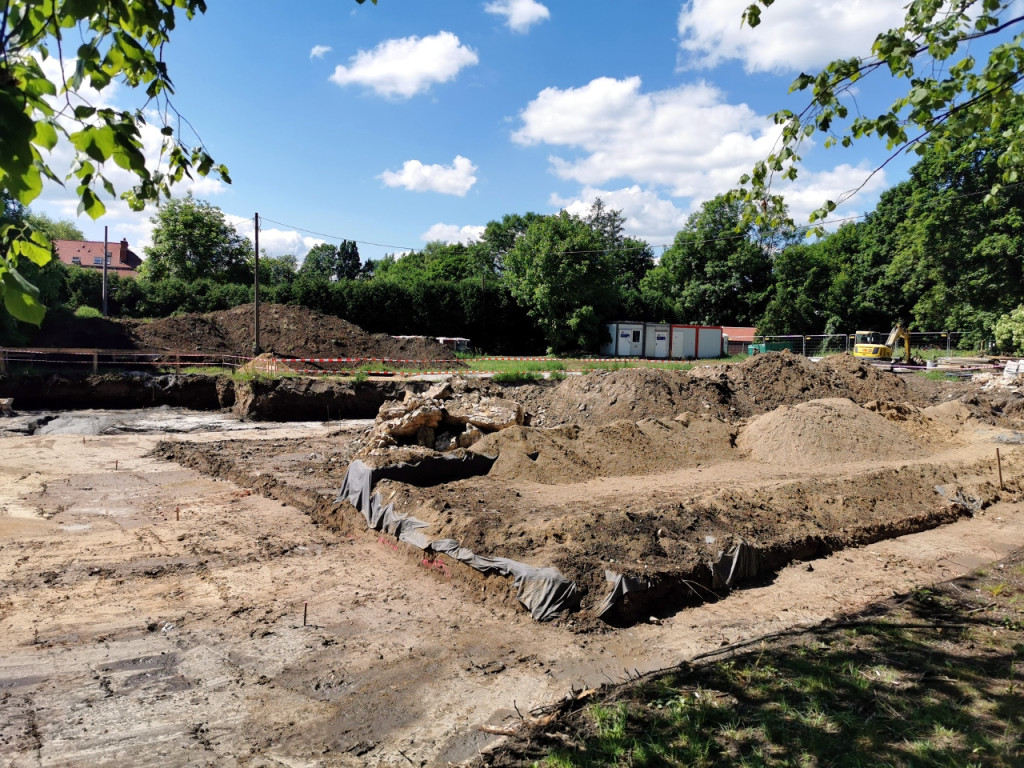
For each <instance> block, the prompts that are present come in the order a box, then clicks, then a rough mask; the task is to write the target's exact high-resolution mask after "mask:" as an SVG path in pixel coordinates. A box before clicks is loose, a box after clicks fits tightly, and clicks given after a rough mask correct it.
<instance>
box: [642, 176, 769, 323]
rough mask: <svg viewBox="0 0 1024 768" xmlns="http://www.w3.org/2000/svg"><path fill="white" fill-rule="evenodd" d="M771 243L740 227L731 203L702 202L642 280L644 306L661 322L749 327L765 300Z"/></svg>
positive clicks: (726, 199)
mask: <svg viewBox="0 0 1024 768" xmlns="http://www.w3.org/2000/svg"><path fill="white" fill-rule="evenodd" d="M772 240H773V238H772V236H771V233H766V232H759V231H758V230H757V229H756V228H754V227H753V226H752V225H751V224H749V223H746V224H745V223H744V221H743V215H742V207H741V205H740V203H739V202H738V201H737V200H735V199H734V198H732V197H730V196H728V195H719V196H717V197H715V198H713V199H712V200H708V201H707V202H705V203H703V204H702V205H701V209H700V211H698V212H697V213H694V214H692V215H691V216H690V218H689V219H688V220H687V222H686V226H685V227H684V228H683V229H682V230H680V231H679V232H678V233H676V236H675V240H674V241H673V243H672V246H671V247H670V248H668V249H667V250H666V251H665V253H664V254H663V255H662V257H661V261H660V263H659V264H658V266H656V267H654V268H653V269H651V270H650V272H648V273H647V276H646V277H644V278H643V280H642V282H641V286H640V288H641V291H642V293H643V296H644V300H645V301H646V303H647V305H648V306H649V307H651V309H652V311H653V312H655V313H656V315H657V316H658V318H659V319H661V320H671V321H675V322H685V323H701V324H713V325H717V324H722V325H753V324H754V323H755V322H756V321H757V320H758V319H759V318H760V317H761V314H762V313H763V311H764V308H765V305H766V303H767V299H768V287H769V285H770V282H771V258H770V250H769V246H768V243H770V242H772Z"/></svg>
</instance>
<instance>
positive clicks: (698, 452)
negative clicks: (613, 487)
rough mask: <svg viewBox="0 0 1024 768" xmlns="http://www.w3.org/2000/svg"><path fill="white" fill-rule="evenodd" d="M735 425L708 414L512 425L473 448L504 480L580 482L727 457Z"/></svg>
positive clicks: (650, 471) (732, 451)
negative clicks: (491, 461) (547, 425)
mask: <svg viewBox="0 0 1024 768" xmlns="http://www.w3.org/2000/svg"><path fill="white" fill-rule="evenodd" d="M735 438H736V427H735V426H733V425H730V424H728V423H727V422H724V421H722V420H721V419H719V418H716V417H713V416H706V415H704V416H702V415H698V414H690V413H684V414H682V415H680V416H679V417H678V418H675V419H641V420H639V421H627V420H621V421H614V422H612V423H610V424H605V425H602V426H594V427H591V426H585V427H580V426H576V425H563V426H560V427H555V428H552V429H536V428H532V427H516V428H513V429H507V430H504V431H502V432H496V433H494V434H491V435H487V436H486V437H484V438H483V439H482V440H481V441H480V442H478V443H477V444H476V445H474V446H473V449H472V450H473V451H474V452H479V453H483V454H486V455H490V456H494V455H497V456H498V460H497V461H496V462H495V464H494V466H493V467H492V468H491V471H490V477H492V478H496V479H500V480H502V481H503V482H509V483H518V482H537V483H545V484H560V483H579V482H584V481H586V480H591V479H594V478H597V477H618V476H622V475H646V474H651V473H654V472H659V471H668V470H672V469H677V468H679V467H692V466H697V465H699V464H702V463H713V462H717V461H723V460H726V459H728V458H731V457H732V456H733V454H735V448H734V441H735Z"/></svg>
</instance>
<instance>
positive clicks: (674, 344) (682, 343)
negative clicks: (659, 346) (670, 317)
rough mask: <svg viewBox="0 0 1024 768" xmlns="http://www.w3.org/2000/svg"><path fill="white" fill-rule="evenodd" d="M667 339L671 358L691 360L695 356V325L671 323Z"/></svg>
mask: <svg viewBox="0 0 1024 768" xmlns="http://www.w3.org/2000/svg"><path fill="white" fill-rule="evenodd" d="M669 340H670V347H669V356H670V357H672V359H673V360H693V359H695V358H696V357H697V326H695V325H673V326H672V328H671V330H670V332H669Z"/></svg>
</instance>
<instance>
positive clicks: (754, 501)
mask: <svg viewBox="0 0 1024 768" xmlns="http://www.w3.org/2000/svg"><path fill="white" fill-rule="evenodd" d="M772 357H773V356H763V359H761V360H756V361H753V362H751V363H748V364H744V365H741V366H733V367H728V368H722V369H721V370H715V371H711V372H710V373H707V372H705V373H703V374H702V375H701V376H686V375H676V374H668V375H665V376H661V377H652V376H651V375H650V374H649V373H647V372H617V373H614V374H608V375H605V376H594V377H580V378H579V379H570V380H567V381H565V382H562V383H561V384H560V385H558V386H556V387H548V388H533V387H526V388H521V389H520V390H519V391H518V395H519V398H518V399H520V401H521V402H522V403H524V404H526V406H527V407H528V408H529V410H530V413H531V416H532V419H531V420H532V421H533V423H534V424H537V422H538V421H539V422H546V426H543V427H538V426H534V427H530V428H523V429H521V430H507V431H506V432H503V433H499V434H498V435H495V436H492V437H490V438H487V439H486V440H485V441H483V442H482V443H481V445H484V446H485V447H489V448H490V449H497V450H496V452H497V453H498V455H499V457H498V461H497V462H496V463H495V465H494V468H493V469H492V474H491V476H487V477H478V478H471V479H468V480H464V481H458V482H454V483H445V484H442V485H438V486H434V487H432V488H419V487H414V486H406V485H404V484H398V483H394V484H392V486H391V487H389V488H387V489H386V490H388V492H389V493H391V492H393V493H394V497H395V498H396V499H397V500H398V501H399V502H400V503H401V504H402V505H403V506H404V507H405V508H407V509H408V510H410V511H416V512H417V514H419V515H420V516H421V517H423V518H425V519H428V520H429V521H430V522H431V523H432V524H433V525H435V526H436V527H437V528H436V532H437V533H438V534H447V533H453V534H457V535H458V536H459V538H461V539H463V540H465V541H467V542H470V543H472V544H473V545H474V546H477V547H479V548H481V552H480V553H481V554H490V555H513V556H517V557H521V558H523V559H529V558H540V559H542V560H544V561H546V562H548V563H552V562H553V563H555V564H556V565H558V566H559V567H560V568H562V569H563V570H564V571H565V572H566V573H568V574H570V575H571V576H572V577H573V578H577V579H579V580H580V582H581V584H582V585H583V586H585V587H587V588H589V589H590V590H591V591H592V592H596V587H595V585H596V584H597V583H598V581H599V577H600V574H601V572H602V571H603V569H604V568H606V567H614V568H615V569H619V570H621V571H622V572H650V571H651V570H656V571H658V573H660V574H669V575H671V574H672V573H676V572H678V573H683V572H684V571H683V568H684V567H685V566H687V564H688V563H690V562H691V561H692V560H693V559H694V558H697V559H699V558H700V557H702V556H703V554H702V553H703V552H704V550H703V549H702V547H703V545H704V543H706V542H707V537H708V536H712V535H713V536H716V537H719V538H727V537H729V536H732V535H735V534H737V533H740V534H742V535H744V536H745V537H747V538H751V539H757V540H758V541H759V542H761V543H763V544H773V543H778V542H784V541H788V540H796V539H800V537H808V536H810V537H811V538H813V537H814V536H817V538H818V539H820V540H821V541H824V542H826V543H828V544H829V545H830V547H831V549H834V550H838V551H835V553H834V554H832V555H830V556H826V557H821V558H818V559H815V560H813V561H812V562H806V561H802V560H801V561H796V562H791V561H786V562H788V563H789V564H787V565H784V566H781V567H779V568H778V569H777V570H775V571H773V572H772V573H771V575H770V576H769V577H768V578H766V579H764V580H762V581H760V582H758V583H756V584H754V585H750V586H747V587H745V588H743V589H738V590H734V591H733V592H732V593H731V594H729V595H728V596H727V597H725V598H724V599H720V600H714V599H712V600H711V601H710V602H704V603H703V604H700V605H696V606H693V607H688V608H685V609H680V610H651V611H650V613H649V614H648V613H645V614H643V615H642V616H641V619H643V620H641V621H640V622H639V623H636V624H633V625H631V626H628V627H623V628H616V627H614V626H611V625H609V624H606V623H602V622H601V621H599V620H597V619H595V618H594V617H593V616H591V615H589V614H588V612H587V608H588V605H591V604H592V603H593V602H594V601H593V600H590V602H589V603H587V602H585V603H584V606H583V609H582V610H580V611H577V612H574V613H569V614H567V615H565V616H563V617H562V618H560V619H558V620H556V621H554V622H550V623H538V622H535V621H533V620H532V619H530V618H529V616H528V614H526V613H525V612H524V611H523V610H522V609H521V608H520V607H518V606H517V605H516V604H515V601H514V600H513V599H511V598H510V596H509V594H510V593H509V590H508V585H507V584H506V583H505V582H504V581H502V580H500V579H496V578H490V579H483V578H481V577H476V578H472V577H468V576H466V575H465V573H464V571H465V570H467V569H464V568H463V569H461V570H460V566H457V565H455V564H454V563H453V562H451V561H447V560H446V559H445V558H439V559H425V558H424V557H423V556H422V554H421V553H419V552H418V550H415V549H413V548H412V547H409V546H407V545H404V544H400V543H398V542H396V541H394V540H393V539H390V538H389V537H387V536H383V535H381V534H378V533H376V532H373V531H370V530H367V529H366V527H365V524H363V523H362V521H361V518H360V517H359V516H358V513H357V512H356V511H355V510H354V509H353V508H351V507H350V506H348V505H347V502H342V503H335V502H334V498H333V497H334V493H335V492H336V490H337V488H338V486H339V485H340V482H341V478H342V477H343V476H344V473H345V469H346V467H347V465H348V461H349V459H351V458H352V457H353V456H355V455H357V454H358V453H359V452H360V450H361V447H362V446H363V444H364V443H365V441H366V439H367V431H368V422H358V423H350V424H346V423H332V424H330V425H329V426H328V425H316V424H305V425H301V426H290V427H289V426H279V427H276V428H275V427H274V426H273V425H268V424H263V425H261V429H260V430H259V431H255V430H254V431H252V432H246V433H244V434H240V433H239V432H237V431H233V432H208V433H204V434H190V435H187V436H180V435H179V436H170V437H168V436H167V434H117V435H103V436H94V435H84V436H83V435H81V434H78V435H61V434H51V435H35V436H12V437H8V438H5V439H0V457H2V461H0V712H3V717H0V765H3V766H61V765H82V764H88V765H97V766H105V765H123V764H131V765H151V764H152V765H157V764H159V765H161V766H168V765H170V766H176V765H182V766H185V765H189V766H192V765H217V766H223V765H240V766H335V765H337V766H349V765H352V766H355V765H371V766H393V765H410V764H411V765H416V766H446V765H449V764H460V763H464V762H467V761H471V760H473V759H474V758H475V757H476V756H478V755H479V754H480V752H481V751H482V750H485V749H486V748H487V747H488V745H489V744H492V743H493V742H494V740H495V739H496V738H497V737H495V736H494V735H492V734H489V733H487V732H484V731H482V730H481V729H480V726H482V725H491V726H502V725H504V724H506V723H509V722H510V721H513V720H515V719H516V718H518V716H519V713H522V714H526V713H527V712H528V711H529V710H530V709H531V708H534V707H538V706H541V705H544V704H547V703H549V702H551V701H553V700H556V699H558V698H559V697H561V696H564V695H565V694H567V693H568V692H570V691H571V690H575V689H579V688H583V687H592V686H595V685H599V684H600V683H602V682H606V681H609V680H621V679H623V678H624V677H626V676H628V675H630V674H632V673H634V672H645V671H649V670H654V669H659V668H663V667H667V666H671V665H674V664H677V663H679V662H681V661H683V660H685V659H688V658H691V657H693V656H694V655H697V654H699V653H702V652H704V651H707V650H710V649H713V648H716V647H718V646H720V645H722V644H729V643H733V642H738V641H744V640H750V639H754V638H758V637H762V636H764V635H766V634H770V633H774V632H782V631H786V630H791V629H795V628H800V627H806V626H813V625H815V624H817V623H819V622H821V621H823V620H825V619H827V618H830V617H835V616H837V615H842V614H844V613H847V612H854V611H857V610H860V609H862V608H864V607H865V606H867V605H869V604H870V603H872V602H874V601H876V600H878V599H881V598H887V597H889V596H891V595H893V594H900V593H903V592H906V591H908V590H911V589H913V588H914V587H916V586H918V585H922V584H928V583H931V582H934V581H936V580H939V579H945V578H949V577H952V576H956V575H960V574H962V573H966V572H967V571H969V570H971V569H973V568H975V567H977V566H979V565H980V564H982V563H985V562H990V561H992V560H994V559H997V558H999V557H1002V556H1005V555H1006V554H1008V553H1009V552H1010V551H1012V550H1013V549H1014V548H1016V547H1018V546H1019V542H1020V541H1021V539H1022V536H1024V505H1022V503H1021V499H1020V489H1021V485H1020V476H1021V474H1022V471H1024V450H1022V449H1021V448H1020V447H1019V446H1020V444H1021V442H1022V435H1021V433H1020V432H1018V431H1017V429H1018V427H1019V426H1020V422H1019V414H1020V412H1021V409H1020V408H1019V407H1018V401H1019V396H1017V395H1016V394H1013V396H1012V397H1011V396H1010V395H1008V394H1006V393H996V394H986V393H984V392H981V391H980V390H978V388H977V387H971V386H969V385H949V386H947V385H946V384H945V383H942V382H924V383H921V382H923V381H924V380H921V381H917V380H904V379H899V378H895V377H892V376H891V375H889V376H888V377H879V376H877V375H876V372H874V371H870V370H869V371H864V370H863V369H861V368H860V367H859V366H850V365H849V363H848V362H845V361H838V362H833V363H832V364H831V365H829V366H825V367H823V368H811V367H808V366H809V365H810V364H808V363H806V362H805V361H794V360H792V359H790V358H789V357H788V356H778V357H777V358H776V360H775V362H774V363H773V362H772V359H771V358H772ZM780 361H781V362H780ZM771 365H775V366H776V367H775V369H774V371H773V370H772V369H771V368H770V367H769V366H771ZM773 379H774V381H775V382H776V386H775V388H774V389H772V387H771V384H772V380H773ZM708 382H711V384H712V385H713V386H712V389H708V388H707V387H708ZM780 383H781V386H780ZM712 393H717V395H716V396H715V397H713V398H712V397H711V395H712ZM851 393H852V397H853V399H842V398H850V397H851ZM893 393H895V394H897V395H900V396H901V397H902V400H903V401H902V402H899V401H897V400H896V399H895V398H893V397H892V395H893ZM506 396H509V395H508V394H506ZM573 400H575V401H576V403H577V405H576V406H575V407H573V406H572V402H573ZM855 401H856V402H855ZM580 405H585V406H586V407H585V408H580ZM705 406H707V407H705ZM574 414H575V415H574ZM582 414H587V415H586V416H583V415H582ZM626 414H630V415H632V418H629V417H628V416H626ZM634 414H635V415H634ZM550 426H555V427H556V428H554V429H548V428H547V427H550ZM161 440H164V441H166V442H165V444H164V445H163V446H162V447H161V448H160V449H159V450H157V446H158V444H159V443H160V441H161ZM996 448H999V449H1000V453H1001V459H1002V471H1003V487H1002V488H1000V487H999V481H998V479H997V475H996V465H995V461H994V459H995V450H996ZM534 454H536V455H534ZM167 456H174V457H176V458H177V459H178V461H177V462H172V461H169V460H167V459H166V458H162V457H167ZM531 456H532V458H531ZM190 465H195V467H198V468H202V469H203V470H205V472H206V474H204V473H201V472H200V471H199V469H197V468H193V467H192V466H190ZM210 473H213V474H210ZM936 486H941V487H942V488H943V491H942V493H939V492H938V491H937V490H936ZM957 493H959V494H961V495H960V498H961V500H962V501H959V502H954V501H953V499H954V497H956V494H957ZM965 502H969V504H966V503H965ZM971 505H973V506H975V507H976V509H975V510H974V511H971V509H970V507H971ZM915 521H917V522H916V523H915ZM908 525H909V526H910V528H909V529H914V530H917V529H920V528H930V530H922V531H921V532H920V533H914V534H912V535H903V536H899V537H898V538H891V539H887V540H881V541H875V540H874V539H875V538H879V536H893V535H897V534H899V533H901V532H903V531H905V530H908ZM932 526H937V527H932ZM814 531H817V533H814V534H813V535H812V534H811V533H809V532H814ZM872 532H873V533H872ZM869 534H871V535H869ZM874 534H878V536H874ZM474 537H475V538H474ZM816 540H817V539H816ZM865 542H872V543H865ZM830 551H831V550H830ZM630 569H632V571H631V570H630ZM673 569H676V570H675V571H674V570H673ZM705 597H707V596H705ZM304 616H305V621H304ZM647 616H650V618H649V619H648V618H647Z"/></svg>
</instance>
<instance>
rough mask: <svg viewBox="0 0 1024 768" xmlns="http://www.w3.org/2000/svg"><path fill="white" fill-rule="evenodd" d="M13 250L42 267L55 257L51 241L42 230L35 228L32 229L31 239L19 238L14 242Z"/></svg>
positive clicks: (12, 244)
mask: <svg viewBox="0 0 1024 768" xmlns="http://www.w3.org/2000/svg"><path fill="white" fill-rule="evenodd" d="M11 252H12V253H13V254H14V255H15V256H17V257H19V258H20V257H22V256H24V257H25V258H26V259H28V260H29V261H31V262H33V263H34V264H38V265H39V266H40V267H41V266H43V265H45V264H49V263H50V261H51V260H52V259H53V251H52V249H51V246H50V241H49V240H47V239H46V236H45V235H44V234H43V233H42V232H37V231H35V230H32V232H31V233H30V234H29V239H25V238H19V239H17V240H15V241H14V242H12V243H11Z"/></svg>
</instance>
